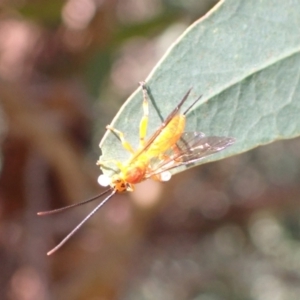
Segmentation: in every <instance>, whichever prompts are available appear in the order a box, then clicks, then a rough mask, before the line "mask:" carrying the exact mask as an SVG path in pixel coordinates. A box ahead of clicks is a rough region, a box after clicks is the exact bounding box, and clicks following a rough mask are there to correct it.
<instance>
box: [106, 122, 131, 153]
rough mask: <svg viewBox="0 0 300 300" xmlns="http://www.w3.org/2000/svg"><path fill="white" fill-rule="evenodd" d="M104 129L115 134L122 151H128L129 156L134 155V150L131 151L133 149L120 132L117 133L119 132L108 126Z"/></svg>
mask: <svg viewBox="0 0 300 300" xmlns="http://www.w3.org/2000/svg"><path fill="white" fill-rule="evenodd" d="M106 129H109V130H111V131H112V132H113V133H115V134H116V135H117V136H118V137H119V139H120V140H121V143H122V146H123V147H124V149H126V150H127V151H129V152H130V153H131V154H134V153H135V152H134V150H133V148H132V147H131V145H130V144H129V142H127V141H126V140H125V137H124V133H123V132H121V131H119V130H117V129H115V128H113V127H111V126H110V125H107V126H106Z"/></svg>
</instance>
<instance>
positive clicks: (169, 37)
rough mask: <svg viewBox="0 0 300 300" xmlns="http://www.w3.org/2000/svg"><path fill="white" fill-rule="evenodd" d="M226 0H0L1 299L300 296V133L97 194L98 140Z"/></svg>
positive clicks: (199, 299)
mask: <svg viewBox="0 0 300 300" xmlns="http://www.w3.org/2000/svg"><path fill="white" fill-rule="evenodd" d="M214 3H215V1H200V2H197V1H183V0H182V1H171V0H155V1H153V0H143V1H133V0H124V1H121V0H119V1H117V0H115V1H114V0H68V1H58V0H54V1H34V0H32V1H20V0H15V1H2V2H1V3H0V137H1V177H0V263H1V267H0V294H1V295H0V298H1V299H4V300H6V299H10V300H15V299H16V300H36V299H40V300H43V299H70V300H71V299H72V300H79V299H85V300H87V299H88V300H104V299H130V300H131V299H132V300H135V299H138V300H141V299H146V300H148V299H149V300H150V299H157V300H159V299H163V300H167V299H179V300H183V299H194V300H221V299H222V300H223V299H230V300H233V299H241V300H242V299H257V300H260V299H264V300H268V299H272V300H276V299H278V300H281V299H289V300H293V299H299V298H300V290H299V283H300V273H299V270H300V263H299V259H298V257H299V253H300V243H299V238H300V234H299V230H300V222H299V205H298V202H299V198H300V187H299V180H298V178H299V175H300V168H299V153H300V151H299V149H300V144H299V140H297V139H295V140H291V141H282V142H278V143H276V144H273V145H269V146H265V147H263V148H259V149H257V150H255V151H251V152H249V153H247V154H243V155H240V156H238V157H232V158H230V159H227V160H224V161H221V162H217V163H213V164H209V165H204V166H202V167H198V168H195V169H191V170H189V171H187V172H184V173H181V174H179V175H177V176H175V177H174V178H173V179H172V180H171V181H170V182H168V183H166V184H164V185H161V184H157V183H154V182H151V181H149V182H145V183H144V184H140V185H138V186H137V189H136V191H135V192H134V193H132V194H130V195H117V196H115V197H114V199H112V200H111V201H110V202H109V203H108V204H107V205H105V207H104V208H103V209H102V210H101V211H100V212H99V213H98V214H97V216H94V217H93V218H92V219H91V220H90V221H89V222H88V224H86V225H85V226H84V228H82V229H81V230H80V231H79V232H78V233H77V234H76V235H75V236H74V237H73V238H72V239H71V240H70V241H69V242H68V243H67V244H66V245H65V246H64V247H63V248H62V249H60V250H59V251H58V252H57V253H55V254H54V255H53V256H51V257H48V256H46V252H47V251H48V250H50V249H51V248H52V247H53V246H54V245H55V244H56V243H58V242H59V241H60V240H61V239H62V238H63V237H64V236H65V235H66V234H68V233H69V232H70V230H71V229H72V228H73V227H74V226H75V225H77V224H78V222H80V221H81V219H82V218H83V217H84V216H85V215H86V214H87V213H88V212H89V211H90V210H91V207H94V206H93V205H88V206H86V207H82V208H78V209H74V210H70V211H68V212H65V213H63V214H58V215H55V216H51V217H50V216H49V217H43V218H41V217H37V215H36V212H38V211H43V210H47V209H52V208H57V207H61V206H64V205H68V204H71V203H75V202H79V201H81V200H83V199H86V198H88V197H91V196H93V195H95V194H97V193H100V192H101V191H102V190H101V188H100V187H98V185H97V183H96V178H97V176H98V175H99V170H98V168H97V167H96V166H95V161H96V160H97V159H98V156H99V155H100V149H98V143H99V140H100V138H101V136H102V134H103V132H104V127H105V125H106V124H108V123H109V122H110V120H111V119H112V117H113V116H114V114H115V113H116V112H117V110H118V108H119V106H120V104H121V103H122V102H123V101H124V100H125V99H126V97H127V96H128V95H129V94H130V93H131V92H132V91H133V90H134V89H135V88H136V86H137V82H138V81H140V80H143V79H144V78H145V77H146V76H147V74H148V73H149V71H150V70H151V68H152V67H153V66H154V65H155V63H156V62H157V61H158V59H159V58H160V57H161V56H162V54H163V53H164V52H165V51H166V49H167V48H168V46H169V45H170V43H171V42H172V41H173V40H174V39H175V38H176V37H177V36H178V35H179V34H180V33H182V31H183V30H184V28H186V27H187V26H188V25H189V24H190V23H191V22H192V21H193V20H195V19H197V18H199V17H200V16H201V15H203V14H204V13H205V12H206V11H207V10H208V9H209V8H210V7H211V6H212V5H213V4H214Z"/></svg>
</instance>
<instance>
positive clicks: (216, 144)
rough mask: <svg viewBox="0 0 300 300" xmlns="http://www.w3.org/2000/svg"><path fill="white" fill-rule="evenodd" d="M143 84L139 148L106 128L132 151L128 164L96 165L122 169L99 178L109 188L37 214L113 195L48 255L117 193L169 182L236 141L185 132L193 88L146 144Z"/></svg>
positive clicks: (54, 211) (104, 162) (117, 132)
mask: <svg viewBox="0 0 300 300" xmlns="http://www.w3.org/2000/svg"><path fill="white" fill-rule="evenodd" d="M140 84H141V87H142V89H143V111H144V115H143V117H142V119H141V122H140V128H139V129H140V143H139V146H138V149H137V150H134V149H133V147H132V146H131V145H130V144H129V142H128V141H126V139H125V137H124V134H123V133H122V132H121V131H119V130H117V129H115V128H113V127H111V126H107V129H109V130H111V131H112V132H113V133H115V134H116V135H117V136H118V137H119V139H120V141H121V143H122V145H123V147H124V148H125V149H126V150H127V151H129V152H130V154H131V157H130V158H129V159H128V161H126V162H120V161H116V160H113V161H111V160H110V161H105V160H104V161H102V160H101V159H100V160H99V161H98V162H97V165H99V166H102V167H103V168H110V166H109V163H114V164H115V165H116V166H117V168H118V170H119V171H118V172H117V173H116V174H114V175H113V176H112V177H111V178H108V177H107V176H105V175H100V176H99V179H98V182H99V183H100V184H101V185H110V188H109V189H107V190H106V191H105V192H103V193H102V194H100V195H98V196H96V197H93V198H91V199H88V200H86V201H84V202H81V203H77V204H73V205H70V206H67V207H63V208H60V209H56V210H52V211H47V212H40V213H38V214H39V215H46V214H52V213H57V212H60V211H63V210H65V209H68V208H71V207H75V206H79V205H82V204H85V203H87V202H90V201H93V200H95V199H97V198H99V197H100V196H103V195H104V194H107V193H108V192H110V194H109V195H108V196H107V197H106V198H105V199H104V200H102V202H101V203H100V204H98V205H97V207H96V208H94V209H93V210H92V211H91V212H90V213H89V214H88V215H87V216H86V217H85V218H84V219H83V220H82V221H81V222H80V223H79V224H78V225H77V226H76V227H75V228H74V229H73V230H72V231H71V232H70V233H69V234H68V235H67V236H66V237H65V238H64V239H63V240H62V241H61V242H60V243H59V244H58V245H57V246H56V247H55V248H53V249H52V250H51V251H49V252H48V253H47V254H48V255H50V254H52V253H53V252H55V251H56V250H57V249H59V248H60V247H61V246H62V245H63V244H64V243H65V242H66V241H67V240H68V239H69V238H70V237H71V236H72V235H73V234H74V233H75V232H76V231H77V230H78V229H79V228H80V227H81V226H82V225H83V224H84V223H85V222H86V221H87V220H88V219H89V218H90V217H91V216H92V215H94V214H95V213H96V212H97V211H98V210H99V209H100V208H101V207H102V206H103V204H104V203H106V202H107V201H108V200H109V199H110V198H111V197H112V196H113V195H114V194H115V193H117V192H118V193H121V192H126V191H130V192H131V191H133V190H134V185H135V184H137V183H139V182H141V181H144V180H146V179H149V178H152V179H155V180H159V181H167V180H169V179H170V178H171V173H170V172H169V171H170V170H171V169H174V168H177V167H179V166H182V165H187V164H191V163H194V162H196V161H199V160H201V159H203V158H205V157H207V156H208V155H211V154H213V153H216V152H218V151H221V150H223V149H225V148H226V147H228V146H230V145H231V144H233V143H234V141H235V139H234V138H230V137H217V136H211V137H206V136H205V135H204V134H203V133H201V132H184V128H185V119H186V114H187V113H188V111H189V110H190V109H191V108H192V107H193V106H194V105H195V103H196V102H197V101H198V100H199V99H200V98H201V97H199V98H198V99H197V100H196V101H195V102H193V103H192V105H190V106H189V107H188V108H187V109H186V110H185V112H184V113H181V112H180V109H181V107H182V105H183V104H184V102H185V101H186V100H187V98H188V96H189V93H190V91H191V89H190V90H189V91H188V92H187V93H186V94H185V96H184V97H183V99H182V100H181V101H180V103H179V104H178V105H177V106H176V108H175V109H174V110H173V111H172V112H171V113H170V114H169V116H168V117H167V118H166V119H165V120H164V121H163V123H162V124H161V125H160V127H159V128H158V129H157V130H156V131H155V132H154V134H153V135H152V136H151V137H150V138H149V139H148V140H147V141H146V140H145V138H146V135H147V127H148V118H149V113H148V94H147V90H146V87H145V83H144V82H141V83H140Z"/></svg>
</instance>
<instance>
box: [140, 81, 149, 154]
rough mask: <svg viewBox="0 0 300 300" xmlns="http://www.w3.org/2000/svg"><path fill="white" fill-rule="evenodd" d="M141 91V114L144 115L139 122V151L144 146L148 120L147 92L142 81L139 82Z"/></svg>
mask: <svg viewBox="0 0 300 300" xmlns="http://www.w3.org/2000/svg"><path fill="white" fill-rule="evenodd" d="M139 84H140V86H141V87H142V90H143V112H144V115H143V117H142V119H141V122H140V145H139V149H141V148H143V147H144V146H145V137H146V135H147V128H148V120H149V101H148V92H147V89H146V83H145V82H144V81H141V82H139Z"/></svg>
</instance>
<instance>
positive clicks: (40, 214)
mask: <svg viewBox="0 0 300 300" xmlns="http://www.w3.org/2000/svg"><path fill="white" fill-rule="evenodd" d="M111 190H112V189H111V188H109V189H108V190H106V191H104V192H103V193H101V194H99V195H97V196H94V197H92V198H90V199H87V200H84V201H82V202H79V203H75V204H71V205H68V206H64V207H62V208H57V209H53V210H48V211H40V212H38V213H37V215H38V216H46V215H52V214H56V213H60V212H63V211H65V210H68V209H70V208H73V207H77V206H81V205H83V204H86V203H89V202H92V201H94V200H96V199H98V198H100V197H101V196H103V195H105V194H107V193H108V192H109V191H111Z"/></svg>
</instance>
